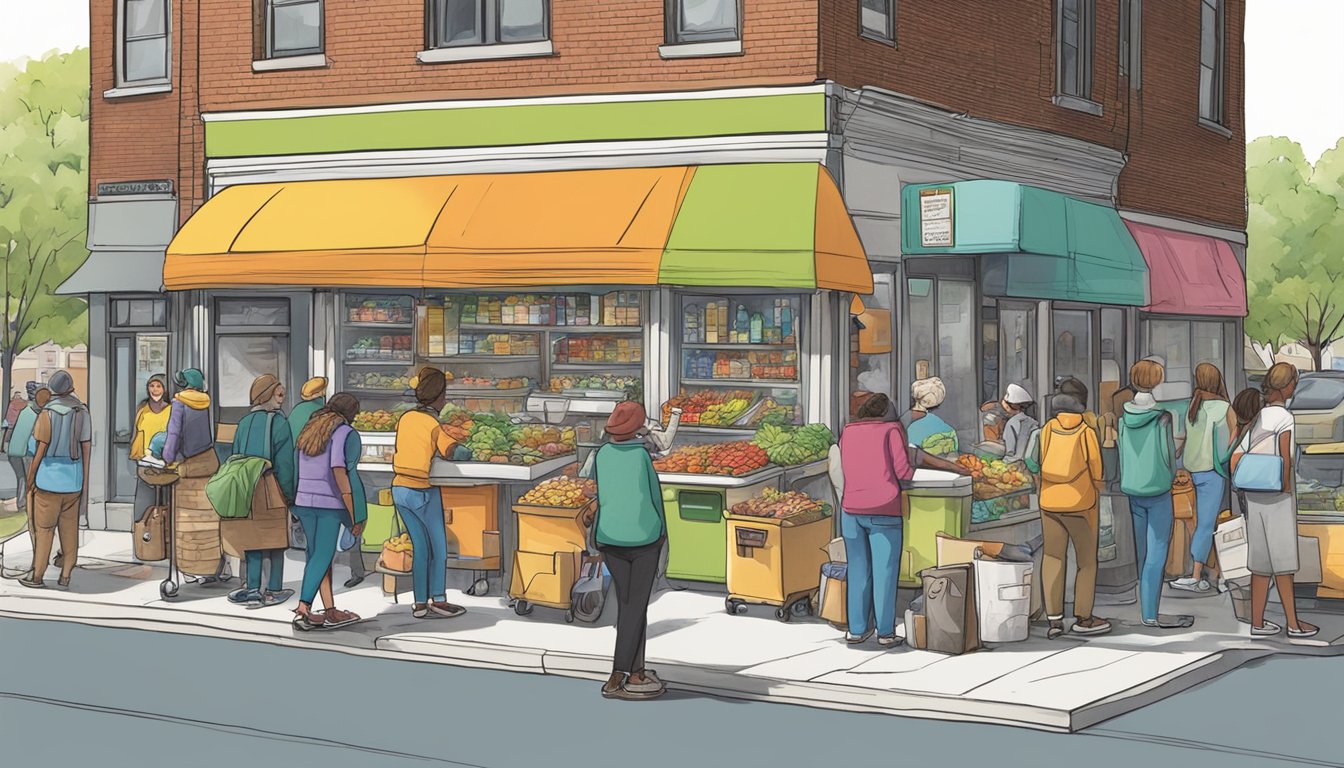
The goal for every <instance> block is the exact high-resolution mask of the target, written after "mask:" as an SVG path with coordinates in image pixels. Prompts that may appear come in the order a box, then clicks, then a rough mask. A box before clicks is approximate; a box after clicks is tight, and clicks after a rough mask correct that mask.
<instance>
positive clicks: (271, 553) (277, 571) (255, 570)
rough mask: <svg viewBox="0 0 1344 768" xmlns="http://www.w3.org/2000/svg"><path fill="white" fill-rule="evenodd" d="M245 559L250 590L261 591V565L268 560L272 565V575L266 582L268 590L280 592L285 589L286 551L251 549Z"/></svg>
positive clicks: (245, 554)
mask: <svg viewBox="0 0 1344 768" xmlns="http://www.w3.org/2000/svg"><path fill="white" fill-rule="evenodd" d="M243 559H244V560H245V561H246V562H247V588H248V589H255V590H260V589H261V564H262V563H263V562H265V561H267V560H269V561H270V563H271V574H270V576H269V577H268V578H267V580H266V589H267V590H268V591H270V592H279V591H280V590H282V589H284V588H285V550H283V549H249V550H248V551H247V552H246V553H244V555H243Z"/></svg>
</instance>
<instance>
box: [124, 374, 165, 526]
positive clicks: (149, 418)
mask: <svg viewBox="0 0 1344 768" xmlns="http://www.w3.org/2000/svg"><path fill="white" fill-rule="evenodd" d="M171 412H172V408H171V407H170V406H169V402H168V384H167V379H166V377H164V376H163V375H162V374H154V375H153V376H150V377H149V381H148V382H146V383H145V399H144V400H141V401H140V406H139V407H138V408H136V410H135V428H134V437H132V438H131V452H130V460H131V463H132V464H135V463H136V462H138V461H140V460H141V459H143V458H145V456H146V455H148V454H149V441H150V440H151V439H153V438H154V436H155V435H158V434H160V433H164V432H166V431H167V430H168V418H169V417H170V416H171V415H172V413H171ZM157 496H158V494H157V493H156V492H155V490H154V488H153V487H152V486H150V484H149V483H146V482H145V481H144V480H142V479H140V478H139V477H138V476H137V477H136V479H135V509H134V515H135V522H137V523H138V522H140V521H141V520H142V519H143V518H144V516H145V513H146V512H148V511H149V508H150V507H151V506H153V505H154V502H155V500H156V499H157Z"/></svg>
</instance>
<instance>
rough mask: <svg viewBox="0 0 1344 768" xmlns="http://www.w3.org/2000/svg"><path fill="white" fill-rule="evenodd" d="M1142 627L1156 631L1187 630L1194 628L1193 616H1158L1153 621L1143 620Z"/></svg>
mask: <svg viewBox="0 0 1344 768" xmlns="http://www.w3.org/2000/svg"><path fill="white" fill-rule="evenodd" d="M1143 626H1145V627H1153V628H1156V629H1189V628H1190V627H1193V626H1195V617H1194V616H1166V615H1163V616H1158V617H1157V619H1156V620H1154V619H1144V620H1143Z"/></svg>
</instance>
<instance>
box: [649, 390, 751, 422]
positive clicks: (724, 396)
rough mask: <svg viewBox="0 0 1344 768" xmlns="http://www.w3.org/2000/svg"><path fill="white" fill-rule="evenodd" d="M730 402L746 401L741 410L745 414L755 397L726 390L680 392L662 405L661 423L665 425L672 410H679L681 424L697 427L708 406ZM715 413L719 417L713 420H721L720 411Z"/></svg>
mask: <svg viewBox="0 0 1344 768" xmlns="http://www.w3.org/2000/svg"><path fill="white" fill-rule="evenodd" d="M732 400H746V401H747V405H746V407H744V408H742V412H746V411H747V410H748V409H749V408H750V407H751V404H752V403H753V402H755V401H756V395H755V394H753V393H751V392H745V391H736V392H734V391H732V390H726V389H724V390H713V389H702V390H700V391H698V392H693V393H689V394H688V393H686V392H682V393H681V394H679V395H677V396H675V397H673V398H671V399H670V400H668V401H667V402H665V403H663V423H664V424H666V423H667V421H668V419H670V418H672V409H673V408H680V409H681V423H682V424H689V425H698V424H701V423H702V422H701V416H702V415H703V414H704V413H705V412H706V411H708V410H709V408H710V406H713V405H723V404H724V403H727V402H729V401H732ZM717 413H718V414H719V415H717V416H715V417H713V418H720V419H721V418H722V413H723V411H722V409H719V411H718V412H717ZM741 415H742V414H741V413H739V414H738V416H741ZM729 423H731V422H729Z"/></svg>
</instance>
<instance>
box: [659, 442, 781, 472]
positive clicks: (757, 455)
mask: <svg viewBox="0 0 1344 768" xmlns="http://www.w3.org/2000/svg"><path fill="white" fill-rule="evenodd" d="M769 463H770V457H769V456H767V455H766V453H765V451H764V450H763V449H762V448H761V447H760V446H757V445H753V444H751V443H749V442H746V441H736V442H731V443H715V444H712V445H690V446H686V447H684V448H678V449H676V450H674V451H673V452H672V453H669V454H668V455H667V456H666V457H664V458H662V459H659V460H657V461H655V462H653V468H654V469H656V470H658V471H659V472H675V473H685V474H692V475H728V476H732V477H742V476H744V475H749V474H751V473H753V472H757V471H760V470H762V469H765V467H766V466H767V465H768V464H769Z"/></svg>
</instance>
